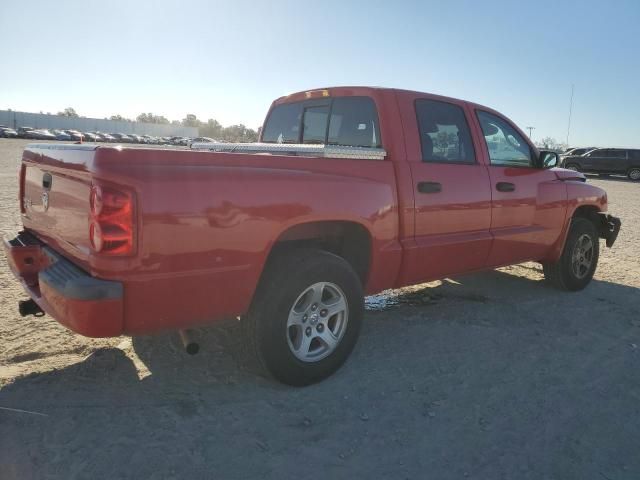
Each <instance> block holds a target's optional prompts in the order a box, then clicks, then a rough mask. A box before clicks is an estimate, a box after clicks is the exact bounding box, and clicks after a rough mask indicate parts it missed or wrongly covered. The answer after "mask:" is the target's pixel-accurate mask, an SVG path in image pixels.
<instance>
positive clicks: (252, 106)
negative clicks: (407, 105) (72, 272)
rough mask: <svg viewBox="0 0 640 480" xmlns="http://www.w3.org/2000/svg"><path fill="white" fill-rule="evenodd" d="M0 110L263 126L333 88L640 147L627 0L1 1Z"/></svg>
mask: <svg viewBox="0 0 640 480" xmlns="http://www.w3.org/2000/svg"><path fill="white" fill-rule="evenodd" d="M0 38H2V43H3V46H4V48H3V49H2V52H1V53H0V109H7V108H11V109H13V110H21V111H29V112H39V111H42V112H45V113H46V112H51V113H56V112H58V111H61V110H63V109H64V108H65V107H73V108H75V110H76V111H77V112H78V113H79V114H80V115H83V116H87V117H97V118H103V117H108V116H111V115H115V114H120V115H123V116H125V117H129V118H135V117H136V116H137V115H138V114H139V113H141V112H153V113H154V114H156V115H164V116H165V117H167V118H169V119H172V120H173V119H182V118H184V117H185V115H186V114H187V113H193V114H195V115H197V116H198V118H199V119H201V120H206V119H209V118H215V119H217V120H218V121H219V122H221V123H222V124H223V125H225V126H226V125H231V124H237V123H244V124H245V125H247V126H249V127H251V128H257V127H258V126H259V125H261V124H262V121H263V119H264V115H265V113H266V111H267V109H268V107H269V105H270V103H271V101H272V100H273V99H275V98H277V97H280V96H282V95H286V94H288V93H292V92H295V91H300V90H309V89H313V88H318V87H326V86H337V85H376V86H385V87H395V88H406V89H411V90H419V91H424V92H430V93H436V94H440V95H447V96H451V97H456V98H462V99H465V100H471V101H474V102H477V103H481V104H484V105H487V106H489V107H492V108H494V109H496V110H498V111H500V112H502V113H503V114H505V115H507V116H508V117H509V118H511V119H512V120H513V121H514V122H516V124H517V125H518V126H520V127H521V128H523V129H524V128H525V127H528V126H533V127H535V130H533V135H532V136H533V139H534V140H539V139H540V138H542V137H553V138H555V139H556V140H558V141H562V142H564V141H565V140H566V137H567V128H568V117H569V105H570V95H571V86H572V85H574V97H573V111H572V118H571V128H570V132H569V144H570V145H582V146H627V147H638V148H640V1H638V0H629V1H622V0H608V1H604V0H601V1H597V2H594V1H591V0H582V1H562V0H555V1H547V0H539V1H527V2H524V1H506V0H505V1H497V0H483V1H455V0H446V1H445V0H439V1H427V0H425V1H406V2H403V1H398V0H396V1H392V0H387V1H374V0H369V1H359V0H358V1H348V0H342V1H332V0H323V1H317V2H309V1H304V0H301V1H297V2H293V1H281V0H265V1H260V2H258V1H254V2H246V1H240V0H225V1H224V2H218V1H192V0H182V1H173V0H155V1H147V0H138V1H136V0H102V1H93V0H81V1H75V0H58V1H55V2H53V1H48V0H29V1H12V0H0Z"/></svg>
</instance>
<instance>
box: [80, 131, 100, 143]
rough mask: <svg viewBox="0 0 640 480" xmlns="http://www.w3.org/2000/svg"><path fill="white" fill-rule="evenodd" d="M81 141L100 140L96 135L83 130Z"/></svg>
mask: <svg viewBox="0 0 640 480" xmlns="http://www.w3.org/2000/svg"><path fill="white" fill-rule="evenodd" d="M82 136H83V137H84V138H83V141H85V142H99V141H100V140H98V138H99V137H98V136H97V135H96V134H94V133H91V132H83V133H82Z"/></svg>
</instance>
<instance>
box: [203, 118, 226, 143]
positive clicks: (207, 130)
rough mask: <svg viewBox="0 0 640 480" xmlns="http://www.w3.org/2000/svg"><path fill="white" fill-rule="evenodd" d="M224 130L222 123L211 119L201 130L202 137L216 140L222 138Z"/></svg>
mask: <svg viewBox="0 0 640 480" xmlns="http://www.w3.org/2000/svg"><path fill="white" fill-rule="evenodd" d="M222 130H223V127H222V125H220V122H218V121H217V120H215V119H213V118H210V119H209V120H207V123H204V124H202V126H200V128H199V132H200V135H201V136H203V137H211V138H214V139H216V140H219V139H221V138H222Z"/></svg>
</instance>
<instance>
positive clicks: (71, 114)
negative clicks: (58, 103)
mask: <svg viewBox="0 0 640 480" xmlns="http://www.w3.org/2000/svg"><path fill="white" fill-rule="evenodd" d="M58 115H62V116H63V117H75V118H77V117H79V116H80V115H78V114H77V113H76V111H75V109H74V108H73V107H67V108H65V109H64V110H63V111H62V112H58Z"/></svg>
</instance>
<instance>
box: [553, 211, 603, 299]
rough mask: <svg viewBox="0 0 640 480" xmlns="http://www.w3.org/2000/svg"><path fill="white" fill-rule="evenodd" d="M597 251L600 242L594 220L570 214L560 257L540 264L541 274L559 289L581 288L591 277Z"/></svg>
mask: <svg viewBox="0 0 640 480" xmlns="http://www.w3.org/2000/svg"><path fill="white" fill-rule="evenodd" d="M599 254H600V243H599V237H598V232H597V231H596V227H595V226H594V224H593V223H592V222H590V221H589V220H587V219H585V218H574V219H573V220H572V222H571V229H570V230H569V235H568V236H567V242H566V243H565V246H564V250H563V251H562V255H561V256H560V259H559V260H558V261H557V262H555V263H545V264H543V265H542V266H543V270H544V276H545V278H546V279H547V280H548V281H549V282H551V283H552V284H554V285H555V286H556V287H558V288H560V289H562V290H569V291H577V290H582V289H583V288H585V287H586V286H587V285H588V284H589V282H590V281H591V279H592V278H593V274H594V273H595V271H596V267H597V265H598V257H599Z"/></svg>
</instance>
